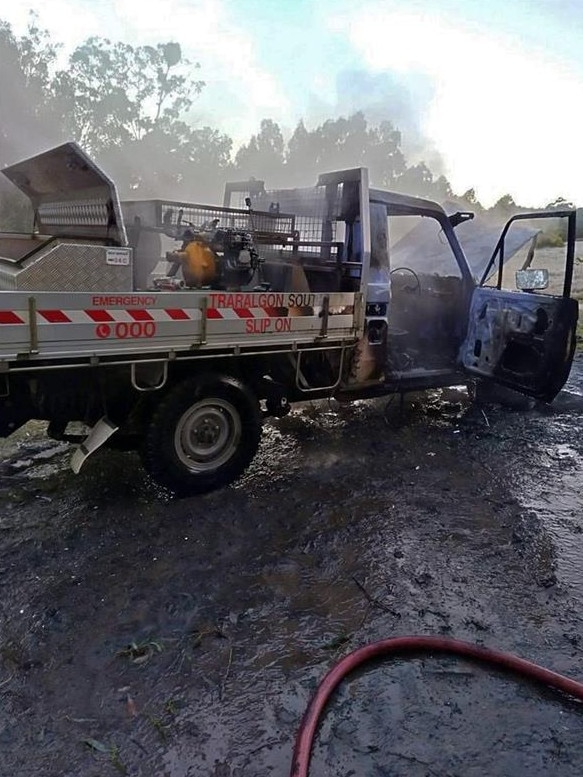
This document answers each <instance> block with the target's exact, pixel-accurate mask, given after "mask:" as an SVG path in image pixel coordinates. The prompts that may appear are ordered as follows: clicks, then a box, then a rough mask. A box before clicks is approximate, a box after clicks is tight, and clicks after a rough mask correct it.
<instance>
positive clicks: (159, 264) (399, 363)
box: [0, 143, 578, 495]
mask: <svg viewBox="0 0 583 777" xmlns="http://www.w3.org/2000/svg"><path fill="white" fill-rule="evenodd" d="M2 172H3V173H4V175H5V176H6V177H7V178H8V179H9V180H10V181H11V182H12V183H13V184H14V185H16V186H17V187H18V188H19V189H20V190H21V191H22V192H23V193H24V194H25V195H26V196H27V197H28V198H29V200H30V203H31V204H32V209H33V212H34V225H33V228H32V230H31V232H30V233H28V234H14V233H6V232H4V233H1V234H0V435H1V436H4V437H6V436H8V435H10V434H11V433H12V432H14V431H15V430H16V429H18V428H19V427H20V426H22V425H23V424H25V423H26V422H28V421H29V420H32V419H38V420H43V421H46V422H48V425H47V433H48V435H49V436H50V437H52V438H55V439H71V440H74V441H76V442H77V443H78V447H77V448H76V450H75V453H74V454H73V458H72V466H73V469H74V470H75V471H77V472H78V471H79V469H80V467H81V465H82V464H83V462H84V460H85V459H86V458H87V457H88V456H89V455H90V454H91V453H92V452H94V451H95V450H96V449H97V448H99V447H100V446H101V445H103V444H106V445H111V446H114V445H115V446H116V447H122V448H125V449H127V450H137V451H139V452H140V454H141V456H142V460H143V462H144V466H145V468H146V469H147V470H148V471H149V473H151V475H152V476H153V478H154V479H156V480H157V481H158V482H160V483H162V484H164V485H165V486H166V487H168V488H170V489H171V490H172V491H174V492H175V493H177V494H179V495H189V494H196V493H202V492H205V491H209V490H212V489H214V488H217V487H220V486H222V485H225V484H227V483H229V482H232V481H233V480H235V479H236V478H237V477H238V476H239V475H240V474H241V473H242V472H243V470H244V469H245V468H246V467H247V465H248V464H249V463H250V462H251V460H252V458H253V456H254V454H255V452H256V450H257V447H258V445H259V442H260V437H261V427H262V420H263V419H264V418H265V417H267V416H276V417H281V416H284V415H285V414H286V413H288V412H289V410H290V406H291V404H292V403H294V402H299V401H303V400H306V399H315V398H322V397H335V398H337V399H340V400H343V401H350V400H355V399H362V398H369V397H378V396H383V395H387V394H392V393H401V394H403V393H404V392H409V391H414V390H423V389H427V388H434V387H443V386H450V385H458V384H460V383H462V382H467V381H468V380H469V379H472V378H473V379H479V380H480V381H483V382H484V383H486V382H494V383H498V384H502V385H503V386H506V387H508V388H510V389H514V390H516V391H519V392H521V393H522V394H525V395H529V396H532V397H536V398H538V399H541V400H544V401H550V400H552V399H553V398H554V396H555V395H556V394H557V393H558V392H559V390H560V389H561V387H562V386H563V385H564V383H565V381H566V379H567V377H568V374H569V369H570V365H571V361H572V358H573V353H574V348H575V329H576V322H577V315H578V306H577V302H576V301H575V300H573V299H572V298H571V296H570V290H571V278H572V273H573V262H574V241H575V212H572V211H561V212H557V211H553V213H552V217H553V218H558V217H559V218H564V219H566V220H567V223H568V229H567V233H568V234H567V237H568V239H567V247H566V256H565V266H564V278H563V280H562V290H561V293H555V294H552V295H551V294H545V293H542V291H543V290H544V289H545V288H546V286H547V280H548V273H547V272H546V271H545V270H540V269H533V268H532V267H531V266H529V262H528V261H527V262H525V264H524V266H523V267H522V268H521V270H520V272H518V273H517V278H518V286H519V290H517V289H511V290H510V289H506V288H505V287H504V285H503V274H504V273H503V270H504V266H505V260H506V258H507V256H508V255H509V253H510V252H511V249H512V250H514V249H515V247H514V248H513V247H512V246H510V242H511V237H510V233H511V232H512V230H511V229H510V227H511V226H513V224H514V221H516V220H517V219H519V218H521V219H526V218H527V215H528V223H530V224H532V223H533V220H534V219H538V218H548V217H549V213H544V212H537V213H530V214H527V215H525V214H521V216H519V217H515V218H514V219H511V220H510V222H509V223H508V224H507V225H506V227H505V228H504V230H503V231H502V234H501V236H500V239H499V240H498V241H497V243H496V244H495V246H494V250H493V251H491V252H490V251H489V252H488V253H489V255H488V257H487V258H486V259H485V260H484V261H483V262H482V264H481V265H480V266H478V265H479V263H477V260H475V258H473V257H472V255H471V252H469V251H468V250H465V251H464V250H463V248H462V244H463V240H462V239H461V237H460V236H461V234H462V232H463V230H467V229H468V224H469V223H470V220H471V218H472V215H473V214H471V213H468V212H464V211H456V212H453V213H447V212H446V210H445V209H444V208H443V207H441V206H440V205H438V204H436V203H434V202H430V201H428V200H423V199H419V198H415V197H411V196H406V195H403V194H396V193H391V192H387V191H380V190H377V189H373V188H369V183H368V173H367V170H366V169H363V168H359V169H352V170H344V171H339V172H331V173H326V174H323V175H320V177H319V179H318V181H317V184H316V185H315V186H314V187H312V188H308V189H282V190H275V191H273V190H272V191H270V190H267V189H266V188H265V186H264V185H263V184H262V183H261V182H258V181H252V182H247V183H241V184H229V185H227V188H226V193H225V200H224V203H223V205H222V206H211V205H197V204H193V203H190V202H175V201H170V200H162V199H157V200H146V201H133V202H121V203H120V201H119V199H118V195H117V192H116V188H115V185H114V183H113V182H112V181H111V180H110V179H109V178H108V176H106V175H105V174H104V172H103V171H102V170H101V169H100V168H99V167H98V166H97V165H96V164H95V163H94V162H93V161H92V160H91V159H90V158H89V157H88V156H87V155H86V154H85V153H84V152H83V151H82V149H81V148H79V147H78V146H77V145H76V144H74V143H66V144H64V145H62V146H59V147H58V148H54V149H52V150H50V151H47V152H45V153H42V154H40V155H38V156H36V157H34V158H31V159H28V160H25V161H23V162H20V163H18V164H14V165H12V166H10V167H8V168H6V169H4V170H3V171H2ZM467 235H468V236H470V233H469V232H467ZM470 237H471V236H470ZM468 239H469V237H468ZM509 241H510V242H509ZM479 242H480V240H479V239H478V243H479ZM490 248H491V246H490ZM482 253H483V251H482ZM480 261H482V259H480ZM72 423H77V424H79V423H82V424H84V425H85V426H84V427H81V428H82V429H85V430H86V434H83V435H82V436H81V437H79V438H75V435H72V434H68V427H69V425H70V424H72Z"/></svg>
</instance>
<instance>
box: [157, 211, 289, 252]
mask: <svg viewBox="0 0 583 777" xmlns="http://www.w3.org/2000/svg"><path fill="white" fill-rule="evenodd" d="M217 219H218V225H217V226H219V227H223V228H228V229H237V230H244V231H247V232H251V233H253V237H254V240H255V242H256V243H263V244H267V245H285V244H287V243H288V242H289V241H290V240H293V238H294V236H295V234H296V232H295V230H296V227H295V217H294V216H293V215H290V214H287V213H269V212H262V211H252V212H249V210H242V209H239V208H221V207H214V206H210V205H193V204H190V203H181V202H164V201H160V202H158V204H157V216H156V220H157V226H158V227H160V228H162V227H165V226H177V225H178V224H181V225H182V226H193V227H195V228H197V229H201V228H202V227H203V225H205V224H207V223H208V222H212V221H216V220H217Z"/></svg>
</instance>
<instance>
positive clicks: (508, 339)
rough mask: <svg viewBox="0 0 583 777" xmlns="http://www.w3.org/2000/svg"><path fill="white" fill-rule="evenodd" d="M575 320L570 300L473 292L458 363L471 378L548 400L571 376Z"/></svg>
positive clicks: (489, 290)
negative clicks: (472, 376) (473, 376)
mask: <svg viewBox="0 0 583 777" xmlns="http://www.w3.org/2000/svg"><path fill="white" fill-rule="evenodd" d="M577 317H578V304H577V301H576V300H574V299H571V298H570V297H553V296H549V295H546V294H534V293H529V292H517V291H504V290H501V289H494V288H488V287H482V288H477V289H475V291H474V294H473V297H472V304H471V307H470V313H469V326H468V334H467V337H466V340H465V342H464V344H463V345H462V349H461V353H460V357H461V362H462V364H463V366H464V368H465V370H466V371H467V372H469V373H471V374H472V375H477V376H480V377H482V378H489V379H491V380H493V381H494V382H496V383H501V384H502V385H504V386H509V387H510V388H513V389H516V390H517V391H521V392H522V393H523V394H528V395H529V396H532V397H536V398H537V399H544V400H546V401H551V400H552V399H554V397H555V396H556V395H557V394H558V393H559V391H560V390H561V388H562V387H563V386H564V384H565V381H566V380H567V378H568V376H569V370H570V369H571V362H572V361H573V354H574V352H575V330H576V326H577Z"/></svg>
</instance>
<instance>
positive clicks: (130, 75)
mask: <svg viewBox="0 0 583 777" xmlns="http://www.w3.org/2000/svg"><path fill="white" fill-rule="evenodd" d="M191 67H193V66H192V65H191V63H190V62H189V61H188V60H185V59H183V57H182V51H181V49H180V46H179V44H178V43H165V44H158V45H157V46H137V47H134V46H131V45H130V44H127V43H121V42H118V43H112V42H111V41H109V40H107V39H104V38H95V37H93V38H89V39H88V40H87V41H85V43H83V44H82V45H81V46H79V47H77V48H76V49H75V51H74V52H73V53H72V55H71V57H70V60H69V67H68V68H67V70H62V71H59V72H58V73H56V75H55V78H54V93H55V100H56V102H55V105H56V106H59V105H60V106H61V107H60V108H59V113H61V115H63V116H64V119H65V127H66V133H67V134H68V135H69V136H72V137H75V139H76V140H77V141H78V142H79V143H80V144H81V145H82V146H83V147H85V148H87V149H88V150H89V151H91V152H93V153H98V152H100V151H102V150H103V149H107V148H110V147H112V146H115V145H119V144H124V143H129V142H132V141H136V140H141V139H142V138H143V137H145V136H146V135H147V134H148V133H150V132H152V131H153V130H154V129H157V128H160V127H162V128H164V127H166V128H167V127H168V126H171V125H172V123H173V122H174V121H177V120H178V119H179V117H180V116H181V115H182V114H183V113H184V112H186V111H187V110H188V109H189V108H190V107H191V105H192V101H193V98H194V96H196V95H197V94H199V93H200V91H201V90H202V88H203V86H204V82H203V81H195V80H193V79H192V78H191V77H190V76H189V72H190V69H191ZM198 67H199V65H194V68H198ZM63 105H67V106H69V110H68V111H67V112H66V113H64V112H63V113H62V106H63Z"/></svg>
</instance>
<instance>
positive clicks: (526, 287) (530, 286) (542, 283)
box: [516, 268, 549, 291]
mask: <svg viewBox="0 0 583 777" xmlns="http://www.w3.org/2000/svg"><path fill="white" fill-rule="evenodd" d="M548 285H549V271H548V270H533V269H532V268H530V269H528V270H517V272H516V288H517V289H520V291H540V290H541V289H546V288H547V287H548Z"/></svg>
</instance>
